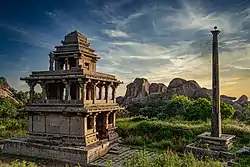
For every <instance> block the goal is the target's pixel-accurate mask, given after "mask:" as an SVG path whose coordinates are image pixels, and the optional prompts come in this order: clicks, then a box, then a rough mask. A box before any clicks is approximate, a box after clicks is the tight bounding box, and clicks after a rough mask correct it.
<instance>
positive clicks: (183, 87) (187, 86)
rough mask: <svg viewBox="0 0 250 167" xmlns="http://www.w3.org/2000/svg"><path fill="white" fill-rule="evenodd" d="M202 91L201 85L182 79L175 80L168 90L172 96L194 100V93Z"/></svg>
mask: <svg viewBox="0 0 250 167" xmlns="http://www.w3.org/2000/svg"><path fill="white" fill-rule="evenodd" d="M198 89H201V87H200V85H199V84H198V83H197V82H196V81H194V80H190V81H186V80H184V79H181V78H175V79H173V80H172V81H171V82H170V83H169V86H168V88H167V91H166V92H167V93H168V94H171V95H183V96H187V97H190V98H192V97H193V95H194V92H195V91H197V90H198Z"/></svg>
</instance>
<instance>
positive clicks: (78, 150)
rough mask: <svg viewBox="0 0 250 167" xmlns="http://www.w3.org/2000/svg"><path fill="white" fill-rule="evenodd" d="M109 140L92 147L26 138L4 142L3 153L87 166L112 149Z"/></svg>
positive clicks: (14, 138)
mask: <svg viewBox="0 0 250 167" xmlns="http://www.w3.org/2000/svg"><path fill="white" fill-rule="evenodd" d="M111 142H112V143H114V142H115V139H114V140H112V141H108V139H104V140H100V141H98V142H96V143H95V144H92V145H90V146H73V145H72V146H68V145H67V146H66V145H50V144H44V143H37V142H35V141H34V142H32V141H30V140H29V139H28V138H27V137H26V136H24V137H12V138H10V139H5V140H4V145H3V153H9V154H16V155H24V156H31V157H39V158H48V159H55V160H59V161H62V162H66V163H71V164H72V163H73V164H78V163H79V164H81V165H82V166H87V164H89V163H90V162H92V161H94V160H96V159H98V158H100V157H102V156H103V155H105V154H106V153H107V152H108V151H109V149H110V148H111Z"/></svg>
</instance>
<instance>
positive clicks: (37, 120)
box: [33, 115, 45, 132]
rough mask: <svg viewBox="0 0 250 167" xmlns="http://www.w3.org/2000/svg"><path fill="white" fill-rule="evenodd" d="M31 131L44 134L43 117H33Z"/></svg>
mask: <svg viewBox="0 0 250 167" xmlns="http://www.w3.org/2000/svg"><path fill="white" fill-rule="evenodd" d="M33 131H34V132H45V116H44V115H34V116H33Z"/></svg>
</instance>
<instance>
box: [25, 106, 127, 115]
mask: <svg viewBox="0 0 250 167" xmlns="http://www.w3.org/2000/svg"><path fill="white" fill-rule="evenodd" d="M120 109H122V108H121V107H120V106H118V105H117V104H106V105H89V106H86V105H85V106H84V105H83V104H74V105H72V104H46V105H44V104H28V105H27V106H26V107H25V110H26V111H27V112H53V113H63V112H68V113H93V112H105V111H112V110H120Z"/></svg>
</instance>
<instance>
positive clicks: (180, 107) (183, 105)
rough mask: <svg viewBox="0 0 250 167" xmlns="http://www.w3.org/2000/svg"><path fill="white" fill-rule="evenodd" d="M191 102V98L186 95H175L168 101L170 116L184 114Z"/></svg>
mask: <svg viewBox="0 0 250 167" xmlns="http://www.w3.org/2000/svg"><path fill="white" fill-rule="evenodd" d="M190 104H191V100H190V99H189V98H188V97H186V96H174V97H173V98H172V99H170V100H169V101H168V102H167V107H166V108H167V111H165V112H167V114H168V116H169V117H174V116H177V115H184V113H186V111H187V109H188V108H189V106H190Z"/></svg>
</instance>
